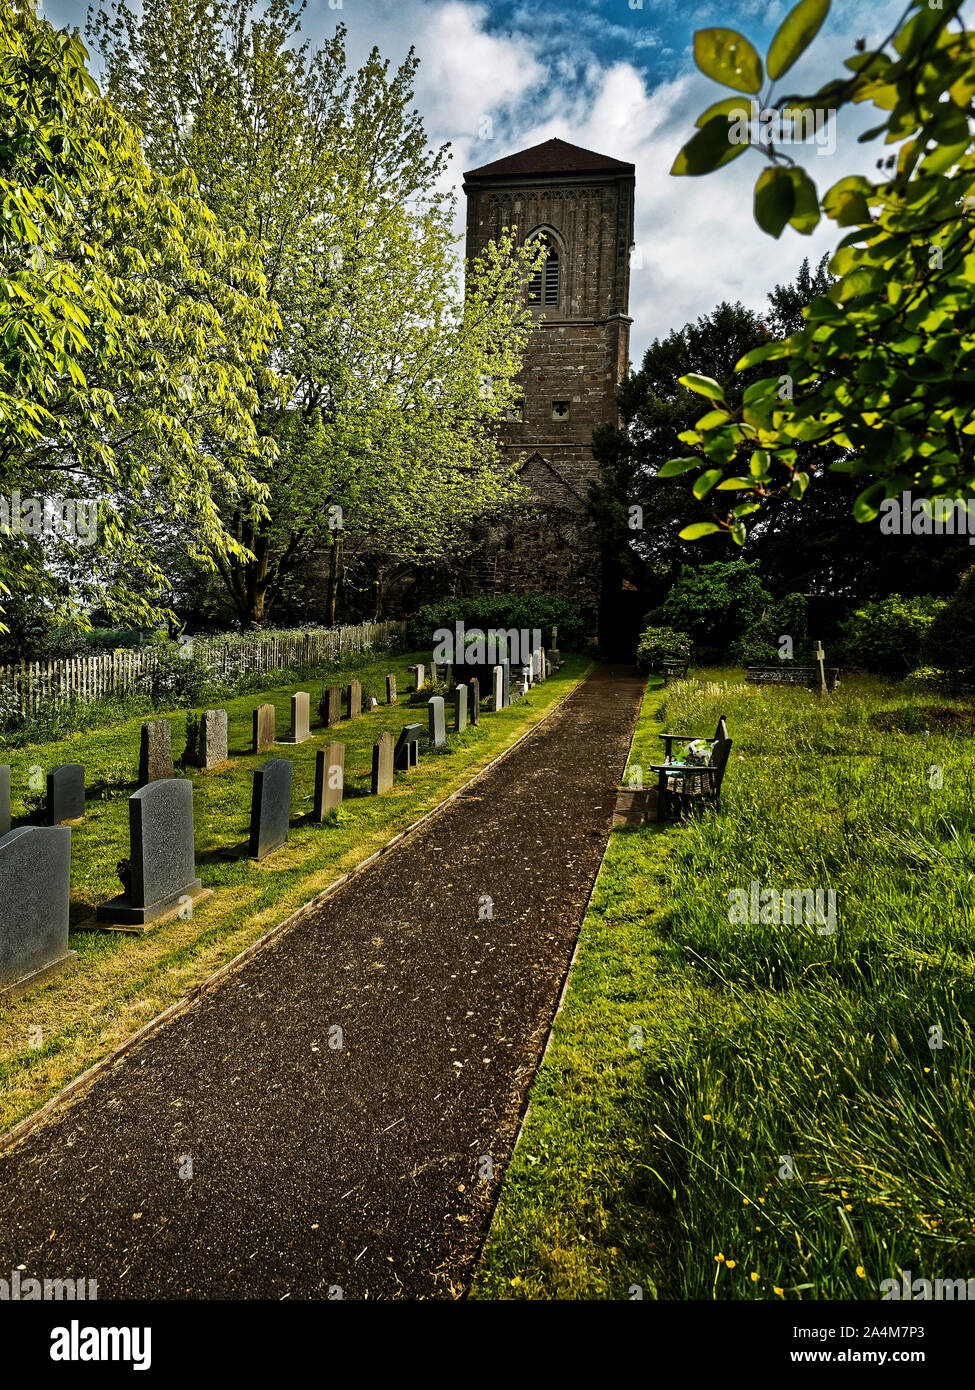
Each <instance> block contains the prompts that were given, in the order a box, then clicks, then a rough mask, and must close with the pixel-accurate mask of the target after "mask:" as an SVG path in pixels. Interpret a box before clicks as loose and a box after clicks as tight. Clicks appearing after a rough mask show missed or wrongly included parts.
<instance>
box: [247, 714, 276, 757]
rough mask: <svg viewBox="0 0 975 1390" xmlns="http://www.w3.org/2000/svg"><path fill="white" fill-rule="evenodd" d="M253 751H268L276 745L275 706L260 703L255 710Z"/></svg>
mask: <svg viewBox="0 0 975 1390" xmlns="http://www.w3.org/2000/svg"><path fill="white" fill-rule="evenodd" d="M253 734H254V737H253V739H252V741H251V752H252V753H266V752H267V750H268V749H269V748H273V747H274V706H273V705H258V707H257V709H256V710H255V711H254V721H253Z"/></svg>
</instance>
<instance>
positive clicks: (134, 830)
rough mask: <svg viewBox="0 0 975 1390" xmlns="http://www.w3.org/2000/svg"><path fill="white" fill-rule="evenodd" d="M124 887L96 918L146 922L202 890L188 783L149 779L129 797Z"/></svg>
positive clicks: (127, 924)
mask: <svg viewBox="0 0 975 1390" xmlns="http://www.w3.org/2000/svg"><path fill="white" fill-rule="evenodd" d="M129 874H130V883H129V888H128V891H127V892H125V893H121V894H120V895H119V896H118V897H117V898H112V900H111V901H110V902H107V903H102V905H101V907H100V908H99V909H98V914H97V919H98V921H99V922H106V923H110V922H114V923H118V924H121V925H126V926H145V925H146V924H147V923H149V922H154V921H155V920H156V918H157V917H162V916H163V915H164V914H165V913H167V912H169V911H170V910H171V909H172V908H174V907H176V906H177V905H178V904H179V900H180V898H183V897H190V898H195V897H198V896H199V895H200V893H201V892H202V891H203V885H202V884H201V883H200V880H199V879H198V878H197V876H196V857H195V854H194V849H193V783H192V782H191V781H189V779H188V778H179V779H176V780H172V781H161V782H150V783H149V785H148V786H146V787H142V788H140V790H139V791H137V792H135V794H134V795H132V796H130V797H129Z"/></svg>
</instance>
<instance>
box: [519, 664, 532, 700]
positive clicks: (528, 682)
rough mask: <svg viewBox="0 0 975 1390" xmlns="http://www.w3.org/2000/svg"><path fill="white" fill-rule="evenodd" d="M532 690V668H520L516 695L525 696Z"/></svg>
mask: <svg viewBox="0 0 975 1390" xmlns="http://www.w3.org/2000/svg"><path fill="white" fill-rule="evenodd" d="M531 688H532V668H531V667H530V666H520V667H519V668H518V694H519V695H527V694H528V692H529V690H531Z"/></svg>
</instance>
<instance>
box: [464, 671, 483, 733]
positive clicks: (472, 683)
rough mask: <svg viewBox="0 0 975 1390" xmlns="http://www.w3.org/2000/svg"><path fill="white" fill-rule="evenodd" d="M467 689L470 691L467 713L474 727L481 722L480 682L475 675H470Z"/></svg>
mask: <svg viewBox="0 0 975 1390" xmlns="http://www.w3.org/2000/svg"><path fill="white" fill-rule="evenodd" d="M467 689H468V691H469V692H470V700H469V704H470V708H469V710H468V714H469V715H470V717H471V723H472V724H473V725H474V726H475V728H476V727H477V725H478V724H480V722H481V683H480V681H479V680H478V679H477V677H476V676H471V678H470V680H469V681H468V683H467Z"/></svg>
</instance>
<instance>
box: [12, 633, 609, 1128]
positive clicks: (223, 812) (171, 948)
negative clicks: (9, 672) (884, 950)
mask: <svg viewBox="0 0 975 1390" xmlns="http://www.w3.org/2000/svg"><path fill="white" fill-rule="evenodd" d="M417 659H420V660H422V659H423V654H422V653H419V654H403V655H400V656H398V657H392V656H389V655H379V656H378V657H377V658H376V659H375V661H374V662H373V663H372V664H369V663H366V664H361V663H360V664H359V666H358V667H357V669H356V671H355V674H356V676H357V677H358V678H359V679H361V681H362V684H363V690H364V692H368V691H373V692H375V693H377V694H379V695H380V698H381V699H382V698H385V676H386V673H387V672H392V673H394V674H395V675H396V678H397V686H398V688H399V690H400V692H406V691H407V690H408V689H409V688H410V687H411V686H412V683H413V682H412V678H411V677H410V676H409V674H408V671H407V667H408V665H409V664H411V663H412V662H413V661H415V660H417ZM587 669H588V664H587V662H586V661H585V660H584V659H583V658H581V657H568V658H567V659H566V661H565V664H564V665H563V667H562V669H561V670H560V671H559V672H558V673H557V674H556V675H554V676H553V677H551V678H550V679H549V680H548V681H546V682H545V683H544V684H543V685H540V686H537V687H536V688H535V689H534V690H533V691H532V692H531V693H530V694H529V695H528V696H526V697H525V698H524V699H522V700H519V701H517V702H516V703H515V704H514V705H512V706H510V707H509V708H508V709H506V710H503V711H501V713H499V714H493V713H491V712H490V710H486V711H484V712H483V713H482V721H481V724H480V726H479V728H476V729H475V728H473V726H469V727H468V728H467V730H465V732H464V733H463V734H461V735H459V736H455V735H451V737H450V748H449V751H447V752H445V753H438V754H436V755H434V754H432V753H421V760H420V766H419V768H418V769H416V770H415V771H414V772H411V773H409V774H399V775H397V778H396V784H395V787H394V790H393V791H392V792H391V793H389V794H388V795H384V796H382V797H373V796H371V795H369V794H368V792H369V782H370V772H371V761H372V745H373V743H374V741H375V740H376V739H377V738H378V737H379V734H380V733H381V732H382V731H383V730H384V729H389V730H391V731H392V732H394V733H398V731H399V730H400V729H401V728H402V726H403V724H404V723H407V722H410V721H418V722H421V723H425V721H426V710H425V708H424V707H422V706H418V707H417V706H414V707H412V708H411V707H410V706H409V705H408V703H407V698H408V697H407V696H406V694H405V693H401V694H400V697H399V703H398V704H397V705H396V706H394V707H387V706H385V705H381V706H380V708H379V709H378V710H376V711H373V712H367V713H365V714H363V716H362V717H361V718H360V719H357V720H353V721H351V722H347V721H343V723H342V724H340V725H339V726H338V727H337V728H335V729H333V730H325V729H323V728H322V727H321V726H320V724H319V722H318V716H317V713H316V712H315V710H316V707H317V703H318V698H319V696H320V694H321V682H320V681H319V682H316V683H311V682H309V683H306V684H304V685H302V686H296V685H295V684H287V685H278V686H275V687H273V688H269V689H266V690H264V691H261V692H251V693H248V694H247V695H244V696H240V697H237V698H234V699H230V700H228V701H225V702H223V705H222V707H225V708H226V709H227V713H228V721H229V747H230V757H231V762H230V763H229V765H228V766H227V767H226V768H224V769H223V770H215V771H214V772H210V773H205V772H200V771H198V770H196V769H186V770H185V773H184V775H192V780H193V786H194V793H193V797H194V827H195V840H196V852H197V873H198V875H199V877H200V878H201V879H202V881H203V886H204V887H205V888H210V889H212V890H213V896H212V897H210V898H208V899H206V900H205V901H204V902H202V903H200V904H199V905H198V907H197V908H196V911H195V913H194V915H193V917H192V919H191V920H188V921H182V920H179V919H176V920H173V921H170V922H166V923H163V924H162V925H160V926H159V927H157V928H155V929H154V930H153V931H151V932H149V933H148V934H147V935H145V936H142V937H134V936H123V935H117V934H114V933H113V934H94V933H88V932H72V935H71V940H70V945H71V947H72V948H73V949H74V950H76V951H77V952H78V956H79V961H78V964H77V966H76V967H75V968H74V969H73V970H71V971H69V972H68V973H67V974H65V975H63V976H60V977H59V978H58V979H56V980H54V981H53V982H51V983H50V984H48V985H46V986H43V987H41V988H39V989H36V990H33V991H32V992H30V993H29V994H27V995H24V996H23V997H22V998H21V999H19V1000H16V1001H14V1002H13V1003H11V1004H8V1005H7V1006H6V1007H4V1008H2V1009H0V1132H2V1131H3V1130H5V1129H7V1128H8V1127H9V1126H10V1125H12V1124H15V1123H16V1122H17V1121H18V1120H19V1119H21V1118H23V1116H25V1115H26V1114H29V1113H30V1112H31V1111H32V1110H33V1109H35V1108H36V1107H37V1106H39V1105H40V1104H42V1103H43V1102H44V1101H45V1100H46V1099H47V1098H48V1097H49V1096H50V1095H52V1094H54V1093H55V1092H56V1091H57V1090H59V1089H60V1088H61V1087H62V1086H63V1085H64V1084H65V1083H66V1082H67V1081H68V1080H70V1079H71V1078H72V1077H73V1076H76V1075H77V1074H78V1073H79V1072H81V1071H82V1070H84V1068H85V1067H88V1066H90V1065H92V1063H94V1062H95V1061H97V1060H98V1059H99V1058H100V1057H103V1056H105V1055H106V1053H108V1052H110V1051H111V1050H112V1048H113V1047H115V1046H117V1045H118V1043H119V1042H121V1041H122V1040H123V1039H124V1038H126V1037H128V1036H129V1035H130V1034H131V1033H132V1032H134V1031H135V1030H136V1029H137V1028H139V1027H141V1026H142V1025H143V1024H144V1023H146V1022H148V1021H149V1020H150V1019H152V1018H153V1017H154V1016H155V1015H156V1014H158V1013H159V1012H160V1011H161V1010H162V1009H163V1008H165V1007H166V1006H167V1005H168V1004H169V1003H171V1002H172V1001H173V1000H175V999H178V998H179V997H181V996H182V995H184V994H185V993H186V992H187V991H188V990H190V989H192V988H193V987H194V986H195V985H197V984H198V983H199V982H200V981H201V980H203V979H205V978H206V977H207V976H208V975H209V974H211V973H212V972H213V971H214V970H215V969H217V968H218V967H219V966H220V965H222V964H223V963H224V962H226V961H228V960H230V959H232V958H233V957H234V956H235V955H237V954H239V952H240V951H242V950H243V949H244V948H245V947H246V946H248V945H249V944H250V943H251V942H252V941H254V940H256V939H257V938H258V937H259V936H261V935H263V933H265V932H267V931H269V930H270V929H271V928H272V927H274V926H275V925H276V924H277V923H278V922H280V921H281V920H282V919H283V918H284V917H286V916H288V915H289V913H291V912H293V911H294V910H295V909H296V908H298V907H300V906H301V905H302V904H303V903H305V902H308V901H309V900H310V899H311V898H313V897H314V896H315V895H316V894H317V893H319V892H321V891H322V889H324V888H325V887H327V886H328V884H329V883H331V882H332V881H333V880H334V879H336V878H338V877H339V876H340V875H341V874H343V873H345V872H346V871H347V870H348V869H349V868H351V867H352V866H353V865H355V864H357V863H359V862H360V861H361V860H363V859H364V858H366V857H367V856H368V855H369V854H371V853H373V852H374V851H375V850H376V849H378V848H379V847H380V846H381V845H383V844H385V843H386V842H387V841H388V840H390V839H392V837H393V836H394V835H396V834H397V833H398V832H399V831H401V830H403V829H404V828H405V827H406V826H407V825H409V824H410V823H411V822H412V821H414V820H416V819H417V817H419V816H420V815H422V814H423V813H424V812H425V811H428V810H430V809H431V808H432V807H433V806H435V805H437V804H438V803H439V802H440V801H441V800H442V799H443V798H444V797H445V796H447V795H448V794H449V793H450V792H451V791H453V790H454V789H455V788H456V787H458V786H460V785H462V784H463V783H464V782H465V781H467V780H468V779H469V778H470V777H471V776H473V775H474V773H475V772H476V771H477V770H478V769H479V768H481V767H483V766H485V765H486V764H487V763H488V762H490V761H491V759H492V758H494V757H496V756H497V754H498V753H499V752H501V751H502V750H503V748H504V747H506V746H507V745H508V744H510V743H511V742H512V741H513V740H514V739H515V738H517V737H518V736H520V735H521V734H522V733H524V732H525V731H526V730H527V729H528V728H530V727H531V725H532V724H534V723H536V722H537V721H538V719H540V718H541V717H542V716H543V715H544V714H545V713H546V712H547V711H548V710H549V709H551V708H552V706H553V705H554V704H555V703H556V702H557V701H559V700H560V699H562V698H564V696H565V695H566V694H567V693H568V692H569V690H570V689H572V688H573V687H574V686H575V685H576V684H578V682H579V680H581V679H582V677H583V675H584V674H585V672H586V670H587ZM340 679H346V680H347V679H348V672H346V673H345V675H344V677H342V678H340V677H338V676H335V675H334V674H333V675H330V676H329V677H328V680H329V683H339V682H340ZM295 689H306V690H309V692H310V694H311V697H312V709H313V715H312V735H313V736H312V739H311V740H310V741H309V742H307V743H303V744H300V745H298V746H296V747H295V746H289V745H286V744H281V745H277V746H276V747H275V749H274V752H273V755H272V754H271V753H267V754H261V755H260V756H254V755H252V754H251V753H250V751H249V749H250V741H251V715H252V711H253V710H254V709H255V708H256V706H257V705H258V704H262V703H271V704H273V705H274V706H275V708H276V711H277V726H278V730H279V731H280V732H285V731H286V730H287V728H288V727H289V722H290V698H291V695H292V694H293V693H294V691H295ZM154 714H158V715H161V716H165V717H168V718H170V719H171V721H172V733H173V752H174V754H175V755H176V757H177V758H178V757H179V756H180V754H181V753H182V749H183V746H184V742H185V726H186V714H187V711H186V710H185V709H174V710H172V711H168V712H166V711H156V712H154ZM451 723H452V714H449V715H448V725H450V724H451ZM141 724H142V716H138V717H135V718H131V719H129V720H127V721H125V722H122V723H120V724H117V725H116V726H115V727H112V728H98V729H94V730H87V731H84V732H80V733H77V734H74V735H72V736H70V737H66V738H62V739H60V740H59V741H58V742H55V743H48V744H43V745H34V746H28V747H25V748H22V749H18V750H16V751H15V752H13V751H11V752H10V753H8V755H7V756H8V757H9V759H10V762H11V783H12V788H13V802H14V804H13V808H12V809H13V814H14V818H15V821H16V818H17V816H18V815H19V814H21V813H22V812H23V810H24V805H23V795H24V792H25V791H27V790H28V788H29V774H30V771H31V769H32V768H35V769H36V768H39V769H40V770H41V771H42V772H43V773H46V772H48V771H50V769H51V768H53V767H55V766H57V765H58V764H59V763H67V762H80V763H83V764H84V766H85V771H86V782H87V786H88V788H89V792H90V793H91V792H94V795H92V796H91V799H89V800H88V802H87V805H86V811H85V817H84V820H83V821H82V822H81V824H79V825H78V826H77V827H76V828H75V829H74V830H73V832H72V906H71V921H72V924H73V925H74V924H77V923H78V922H79V921H81V920H82V919H84V918H86V917H89V916H90V915H91V914H92V911H93V909H94V908H95V907H96V906H97V904H98V903H100V902H104V901H105V900H106V899H108V898H110V897H113V896H114V895H115V894H116V893H118V892H119V891H120V888H121V885H120V883H119V881H118V879H117V877H116V874H115V868H116V865H117V863H118V862H119V860H120V859H123V858H126V857H128V852H129V851H128V806H127V800H128V797H129V795H130V794H131V792H132V791H133V790H134V786H135V779H136V777H137V773H138V760H139V730H140V727H141ZM333 738H334V739H339V740H341V741H342V742H343V743H345V745H346V775H345V801H344V805H343V807H342V809H341V811H340V812H339V813H338V814H337V816H336V817H335V819H334V821H333V822H332V823H328V824H325V825H315V824H312V823H311V822H309V821H308V820H307V819H305V818H306V817H307V815H308V814H309V813H310V812H311V809H312V802H313V793H314V773H315V753H316V750H317V749H319V748H321V747H322V746H323V744H324V743H325V742H326V741H327V740H329V739H333ZM270 756H275V757H281V758H289V759H290V760H291V761H292V763H293V764H294V773H293V776H294V781H293V786H292V824H291V830H290V835H289V840H288V844H287V845H286V846H285V847H284V848H283V849H281V850H279V851H277V852H276V853H275V854H273V855H271V856H269V857H268V858H267V859H266V860H265V861H264V862H263V863H261V864H260V865H255V864H252V863H251V862H250V861H249V860H248V859H247V858H246V857H245V858H242V859H226V858H224V857H222V856H221V853H220V852H221V851H222V850H225V849H227V848H230V847H232V846H234V845H238V844H241V843H242V842H243V841H245V840H246V837H247V829H248V821H249V816H250V799H251V787H252V783H253V772H254V769H255V768H257V767H258V766H259V765H260V764H261V763H262V762H263V761H264V760H265V758H267V757H270ZM41 785H43V782H41ZM38 1041H40V1042H41V1043H42V1045H41V1046H40V1047H38V1046H36V1045H35V1044H36V1043H37V1042H38Z"/></svg>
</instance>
